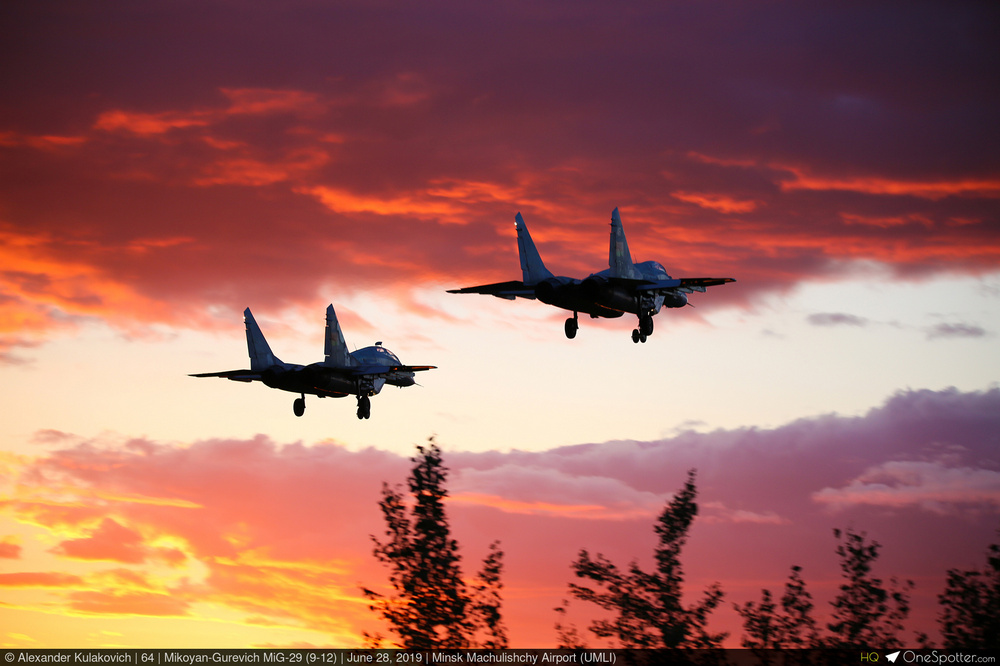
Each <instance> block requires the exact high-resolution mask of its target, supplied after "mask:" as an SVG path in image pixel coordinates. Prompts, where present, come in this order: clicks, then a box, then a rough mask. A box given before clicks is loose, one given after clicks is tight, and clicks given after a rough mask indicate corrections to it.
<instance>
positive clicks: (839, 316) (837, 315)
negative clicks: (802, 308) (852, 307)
mask: <svg viewBox="0 0 1000 666" xmlns="http://www.w3.org/2000/svg"><path fill="white" fill-rule="evenodd" d="M806 321H808V322H809V323H810V324H812V325H813V326H867V325H868V320H867V319H865V318H864V317H859V316H857V315H852V314H846V313H844V312H817V313H815V314H811V315H809V316H808V317H806Z"/></svg>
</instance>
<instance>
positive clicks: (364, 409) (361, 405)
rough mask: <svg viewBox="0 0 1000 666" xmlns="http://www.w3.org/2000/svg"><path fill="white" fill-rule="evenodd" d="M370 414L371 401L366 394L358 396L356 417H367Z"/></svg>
mask: <svg viewBox="0 0 1000 666" xmlns="http://www.w3.org/2000/svg"><path fill="white" fill-rule="evenodd" d="M371 415H372V401H371V400H370V399H369V398H368V396H366V395H359V396H358V418H359V419H367V418H371Z"/></svg>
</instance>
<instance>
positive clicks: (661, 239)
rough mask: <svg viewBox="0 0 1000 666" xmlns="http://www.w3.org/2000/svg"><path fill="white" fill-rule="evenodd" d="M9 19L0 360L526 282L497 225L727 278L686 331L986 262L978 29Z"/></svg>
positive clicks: (880, 15) (650, 22) (425, 9)
mask: <svg viewBox="0 0 1000 666" xmlns="http://www.w3.org/2000/svg"><path fill="white" fill-rule="evenodd" d="M0 11H2V12H3V14H4V19H5V22H4V24H5V25H7V26H9V28H10V29H9V32H10V33H11V35H12V37H11V39H9V40H5V41H4V44H3V45H2V46H0V49H2V51H0V85H2V86H3V88H4V89H5V90H11V91H16V95H12V96H11V100H12V101H11V102H10V103H8V104H6V105H4V108H3V109H0V154H2V156H3V157H2V159H0V183H2V185H0V200H2V201H3V207H2V208H0V237H2V239H3V244H4V246H5V247H7V248H8V249H9V252H8V253H6V254H5V255H4V256H2V257H0V259H2V261H3V264H4V265H5V268H6V269H7V270H5V277H4V278H2V282H0V290H2V291H3V292H4V294H6V295H8V297H7V299H6V300H4V301H3V302H2V303H0V307H2V308H4V309H6V310H7V311H8V312H7V313H6V314H5V315H4V316H2V317H0V333H3V332H4V331H9V330H11V329H12V328H13V325H12V324H11V322H13V321H17V322H19V326H20V328H19V330H26V331H27V333H26V334H23V335H19V336H16V337H15V336H4V339H5V340H6V341H7V343H6V344H5V345H4V346H3V347H2V348H0V353H5V352H3V351H2V349H6V348H14V347H17V346H19V344H20V343H22V342H23V343H26V344H31V343H32V342H33V341H34V340H36V339H42V338H44V337H45V336H46V335H49V334H50V333H51V332H52V331H53V330H55V329H56V328H58V327H59V326H61V325H65V322H61V321H57V317H58V316H60V315H62V316H65V315H72V316H97V317H102V318H105V319H107V320H109V321H112V323H115V324H116V325H119V326H121V327H125V328H128V327H130V326H135V325H137V324H139V325H145V324H148V323H151V322H161V323H167V324H170V325H175V326H185V325H187V326H198V327H204V326H206V325H211V324H212V322H211V321H209V319H208V318H207V316H206V314H205V313H206V310H207V309H208V308H209V307H211V306H219V305H222V306H225V307H227V308H231V309H237V310H238V309H239V308H241V307H243V306H244V305H245V304H246V302H248V300H249V298H250V297H251V296H253V298H254V301H255V302H257V303H260V304H261V305H262V306H266V307H279V306H282V305H289V304H297V303H302V302H306V301H310V300H311V299H313V298H315V297H316V295H317V294H319V293H322V292H324V291H326V289H327V285H329V284H336V285H337V286H338V289H339V290H340V291H341V292H350V291H359V290H369V289H373V288H380V289H385V290H387V291H390V292H392V293H394V294H396V296H395V297H396V298H399V299H400V300H405V299H406V298H407V295H406V292H407V289H405V288H404V289H400V286H401V285H405V286H409V285H422V284H429V283H433V284H439V283H442V282H443V283H449V284H450V283H455V284H456V285H460V284H464V283H465V282H467V281H470V280H471V281H477V282H478V281H490V280H501V279H507V278H509V277H511V276H512V274H513V276H514V277H516V268H517V265H516V263H514V261H515V260H514V259H513V252H514V247H515V246H514V241H513V238H512V236H511V235H510V233H511V225H510V220H511V218H512V216H513V214H514V213H515V212H517V211H518V210H521V211H522V212H523V213H524V214H525V218H526V219H527V220H528V223H529V225H531V226H532V230H533V231H535V230H536V229H537V236H538V240H539V242H540V244H541V245H543V247H544V252H545V254H546V256H547V259H548V260H549V261H551V262H552V263H554V264H558V265H562V266H563V267H564V269H563V271H564V272H567V273H569V272H573V273H576V274H585V273H588V272H591V271H594V270H598V269H600V268H601V267H602V266H603V265H604V262H605V257H604V256H603V254H604V253H603V248H604V247H605V245H606V238H605V237H604V231H603V230H604V226H603V225H604V223H605V222H606V219H607V217H608V214H609V213H610V210H611V208H613V207H614V206H621V207H622V213H623V217H624V219H625V225H626V228H627V229H628V230H629V233H630V236H634V240H632V243H631V245H632V248H633V249H634V250H635V251H636V252H637V253H640V254H641V258H643V259H647V258H656V259H659V260H661V261H662V262H663V263H664V264H666V265H668V267H669V268H670V269H671V270H673V271H674V272H676V273H678V274H681V275H683V274H712V275H715V274H725V275H732V276H734V277H737V278H739V279H740V282H739V283H738V285H739V286H738V287H737V286H736V285H732V287H733V288H727V289H726V290H718V291H719V292H722V293H720V294H719V295H718V296H717V297H715V298H713V299H706V303H705V305H708V306H712V305H720V304H721V305H727V304H733V303H743V304H745V303H751V302H753V301H754V300H755V299H756V298H758V297H759V296H760V295H761V294H762V293H764V292H768V291H774V290H785V289H789V288H791V287H792V286H794V285H795V284H796V283H798V282H800V281H802V280H809V279H816V278H830V277H838V276H841V275H843V274H845V273H849V272H850V270H851V266H852V264H853V262H854V261H856V260H866V261H874V262H879V263H882V264H884V265H886V266H888V267H890V268H891V269H892V270H893V271H894V272H895V274H896V275H898V276H903V277H907V276H918V275H927V274H933V273H936V272H941V271H946V272H949V273H955V272H966V273H971V274H982V273H984V272H989V271H994V270H996V268H997V266H998V264H1000V240H998V231H1000V227H998V218H997V214H996V199H997V196H998V194H1000V164H998V162H997V158H996V155H997V154H1000V151H998V148H1000V138H998V131H997V128H996V123H995V122H993V119H994V118H996V117H997V115H998V112H1000V93H998V92H997V87H996V86H995V85H994V82H995V81H996V80H997V78H998V76H1000V56H998V55H997V52H996V49H995V47H994V45H993V40H992V36H993V34H994V33H995V31H996V27H997V25H998V24H1000V19H998V11H997V10H996V9H995V8H993V7H992V6H990V5H986V4H971V3H967V4H959V5H955V4H954V3H944V2H940V3H936V2H923V3H918V4H916V5H913V4H901V3H889V4H885V3H880V4H879V5H877V6H870V5H864V4H855V5H848V6H844V5H837V6H827V7H818V6H812V5H806V6H803V5H800V4H797V3H787V2H776V3H745V4H740V5H732V4H728V3H714V2H710V3H694V2H681V3H668V4H664V3H645V2H643V3H638V4H632V5H630V7H629V8H628V10H627V11H622V9H621V8H618V7H611V6H608V5H605V4H604V3H597V2H594V3H589V2H588V3H583V4H581V5H574V7H573V9H572V11H571V12H568V11H567V8H566V7H565V6H564V5H563V4H562V3H557V2H545V3H512V4H511V3H508V4H505V5H504V7H503V8H499V7H494V8H490V7H486V6H479V5H475V6H470V5H468V4H463V3H456V2H450V1H446V2H431V3H421V4H420V5H419V6H414V7H405V6H392V7H390V6H387V5H374V6H372V5H369V4H368V3H353V2H338V3H318V2H314V1H312V0H298V1H293V2H288V3H271V2H258V3H253V4H252V5H250V6H241V7H240V8H239V9H238V10H237V8H236V7H235V6H234V5H232V4H231V3H230V2H226V1H222V0H220V1H216V2H206V3H186V2H182V3H176V2H149V3H143V4H142V5H141V6H137V5H134V3H120V2H110V3H102V4H100V5H88V6H87V7H80V6H77V5H74V4H72V3H48V4H46V5H45V7H44V9H43V8H42V7H41V6H35V5H32V4H14V5H9V6H5V7H4V8H3V9H2V10H0ZM630 240H631V239H630ZM7 254H9V255H10V256H7ZM512 268H513V269H514V270H513V271H512V270H511V269H512ZM709 300H711V302H709ZM25 313H30V316H28V315H26V314H25Z"/></svg>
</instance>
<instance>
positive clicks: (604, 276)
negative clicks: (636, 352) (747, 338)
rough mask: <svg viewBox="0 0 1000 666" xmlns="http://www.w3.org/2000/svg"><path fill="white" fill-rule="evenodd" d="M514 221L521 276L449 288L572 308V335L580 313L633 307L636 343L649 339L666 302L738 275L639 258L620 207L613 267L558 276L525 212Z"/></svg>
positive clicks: (614, 219)
mask: <svg viewBox="0 0 1000 666" xmlns="http://www.w3.org/2000/svg"><path fill="white" fill-rule="evenodd" d="M514 221H515V222H514V226H515V227H516V228H517V251H518V254H519V255H520V258H521V273H522V280H520V281H518V280H511V281H509V282H497V283H494V284H484V285H479V286H477V287H464V288H462V289H450V290H448V293H449V294H490V295H492V296H496V297H498V298H504V299H507V300H510V301H513V300H514V299H516V298H518V297H520V298H532V299H534V298H537V299H538V300H540V301H541V302H542V303H547V304H549V305H554V306H556V307H558V308H562V309H564V310H571V311H572V312H573V316H572V317H570V318H569V319H567V320H566V325H565V331H566V337H567V338H575V337H576V331H577V329H578V328H579V327H580V322H579V317H578V316H579V313H580V312H584V313H586V314H589V315H590V316H591V318H593V319H596V318H597V317H607V318H615V317H621V316H622V315H623V314H625V313H626V312H629V313H631V314H634V315H636V316H637V317H639V326H638V328H636V329H635V330H633V331H632V342H645V341H646V338H647V337H648V336H649V335H652V333H653V315H655V314H657V313H658V312H659V311H660V308H661V307H668V308H681V307H684V306H685V305H687V304H688V298H687V295H688V294H690V293H691V292H694V291H705V288H706V287H714V286H716V285H720V284H725V283H727V282H736V280H734V279H733V278H680V279H677V278H672V277H670V276H669V275H667V271H666V270H665V269H664V268H663V266H662V265H661V264H659V263H658V262H655V261H644V262H642V263H639V264H637V263H634V262H633V261H632V255H631V254H630V253H629V249H628V241H627V240H625V230H624V229H623V228H622V218H621V216H620V215H619V214H618V209H617V208H615V209H614V211H612V213H611V244H610V248H609V250H608V268H607V269H606V270H603V271H601V272H599V273H592V274H591V275H590V276H588V277H586V278H584V279H582V280H579V279H576V278H571V277H563V276H556V275H553V274H552V273H551V272H550V271H549V270H548V269H547V268H545V264H544V263H543V262H542V258H541V256H539V254H538V250H537V249H536V248H535V243H534V242H533V241H532V240H531V234H529V233H528V227H527V226H526V225H525V224H524V218H522V217H521V214H520V213H518V214H517V215H516V216H515V217H514Z"/></svg>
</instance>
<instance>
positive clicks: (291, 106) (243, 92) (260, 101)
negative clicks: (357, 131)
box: [222, 88, 326, 115]
mask: <svg viewBox="0 0 1000 666" xmlns="http://www.w3.org/2000/svg"><path fill="white" fill-rule="evenodd" d="M222 94H223V95H225V96H226V98H227V99H228V100H229V107H228V108H227V109H226V110H225V113H227V114H230V115H244V114H245V115H269V114H273V113H290V112H300V113H310V114H312V113H318V112H321V111H323V110H324V109H325V108H326V105H325V104H324V103H323V101H322V100H321V98H320V96H319V95H318V94H316V93H311V92H305V91H302V90H276V89H272V88H222Z"/></svg>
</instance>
